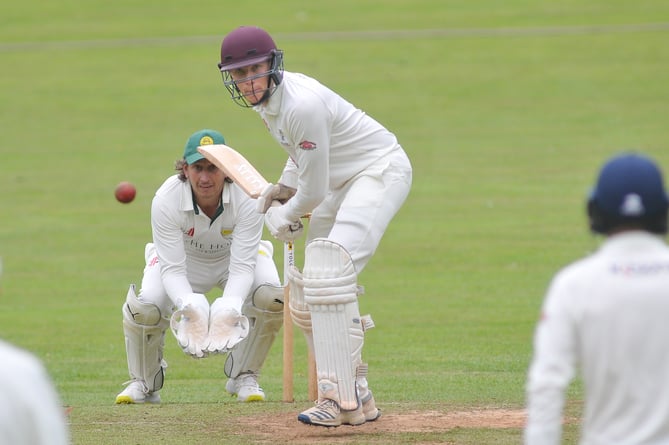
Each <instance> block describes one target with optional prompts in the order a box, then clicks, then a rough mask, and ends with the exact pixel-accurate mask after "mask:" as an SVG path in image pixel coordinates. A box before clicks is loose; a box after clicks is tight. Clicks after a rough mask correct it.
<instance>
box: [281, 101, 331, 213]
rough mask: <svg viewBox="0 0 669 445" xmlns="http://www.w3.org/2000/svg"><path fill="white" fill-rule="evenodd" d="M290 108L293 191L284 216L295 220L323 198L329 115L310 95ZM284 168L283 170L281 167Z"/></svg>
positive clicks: (326, 179) (327, 174) (327, 173)
mask: <svg viewBox="0 0 669 445" xmlns="http://www.w3.org/2000/svg"><path fill="white" fill-rule="evenodd" d="M301 105H302V106H300V107H299V108H296V109H293V110H291V111H290V112H289V113H291V115H290V116H289V119H288V121H289V122H290V124H289V130H288V131H290V134H291V139H292V140H293V141H296V144H297V145H296V147H295V153H296V159H293V161H294V163H295V164H296V165H297V166H298V174H297V193H296V194H295V196H293V197H292V198H291V199H290V201H288V202H287V203H286V206H287V209H286V217H287V218H288V219H291V220H298V219H299V218H301V217H302V216H303V215H305V214H307V213H309V212H311V211H312V210H313V209H314V208H316V207H317V206H318V205H319V204H320V203H321V201H323V199H324V198H325V196H326V194H327V191H328V187H329V183H330V126H331V120H332V119H331V117H330V113H329V112H328V109H327V107H326V104H324V103H323V102H322V101H321V100H320V99H318V98H316V97H313V98H308V99H306V100H305V101H304V102H303V103H302V104H301ZM284 171H285V170H284Z"/></svg>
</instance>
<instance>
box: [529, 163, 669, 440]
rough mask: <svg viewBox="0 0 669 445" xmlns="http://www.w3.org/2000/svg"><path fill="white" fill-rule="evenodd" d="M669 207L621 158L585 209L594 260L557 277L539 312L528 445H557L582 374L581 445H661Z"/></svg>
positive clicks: (643, 169) (666, 410) (649, 178)
mask: <svg viewBox="0 0 669 445" xmlns="http://www.w3.org/2000/svg"><path fill="white" fill-rule="evenodd" d="M668 208H669V199H668V197H667V194H666V192H665V188H664V181H663V178H662V173H661V172H660V170H659V168H658V167H657V165H656V164H655V163H654V162H653V161H652V160H651V159H649V158H647V157H645V156H642V155H639V154H622V155H619V156H616V157H614V158H612V159H611V160H609V161H608V162H607V163H606V164H605V165H604V166H603V168H602V169H601V171H600V174H599V177H598V179H597V182H596V184H595V187H594V189H593V192H592V194H591V196H590V198H589V201H588V215H589V218H590V227H591V229H592V231H593V232H595V233H598V234H602V235H604V236H605V237H606V238H605V240H604V242H603V244H602V245H601V247H600V248H599V249H598V250H597V251H596V252H595V253H594V254H592V255H590V256H588V257H586V258H584V259H581V260H580V261H577V262H575V263H573V264H571V265H569V266H568V267H566V268H564V269H563V270H562V271H560V272H559V273H558V274H557V275H556V276H555V278H554V279H553V281H552V283H551V285H550V287H549V289H548V293H547V295H546V299H545V302H544V305H543V308H542V316H541V320H540V321H539V323H538V326H537V329H536V333H535V340H534V357H533V360H532V363H531V366H530V369H529V376H528V381H527V409H528V420H527V425H526V428H525V444H526V445H557V444H559V443H560V440H561V435H562V411H563V408H564V404H565V391H566V388H567V386H568V384H569V383H570V381H571V380H572V379H573V378H574V376H575V375H576V372H580V375H581V377H582V379H583V383H584V390H585V396H584V397H585V407H584V413H583V419H582V423H581V438H580V442H579V443H580V444H581V445H666V444H669V384H667V383H668V380H667V379H668V378H669V347H668V345H669V343H668V342H669V247H667V244H666V242H665V240H664V239H663V237H664V236H665V235H666V233H667V209H668Z"/></svg>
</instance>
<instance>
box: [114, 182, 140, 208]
mask: <svg viewBox="0 0 669 445" xmlns="http://www.w3.org/2000/svg"><path fill="white" fill-rule="evenodd" d="M136 194H137V189H136V188H135V186H134V185H132V184H131V183H129V182H127V181H123V182H120V183H119V184H118V185H117V186H116V190H115V191H114V196H116V199H117V200H118V202H122V203H124V204H127V203H129V202H132V200H133V199H135V195H136Z"/></svg>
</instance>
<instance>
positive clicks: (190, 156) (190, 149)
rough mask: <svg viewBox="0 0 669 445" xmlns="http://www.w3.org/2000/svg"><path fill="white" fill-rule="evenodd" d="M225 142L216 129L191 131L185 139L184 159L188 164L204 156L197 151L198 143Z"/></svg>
mask: <svg viewBox="0 0 669 445" xmlns="http://www.w3.org/2000/svg"><path fill="white" fill-rule="evenodd" d="M212 144H225V138H224V137H223V135H222V134H221V133H219V132H218V131H216V130H209V129H204V130H200V131H196V132H195V133H193V134H192V135H191V136H190V137H189V138H188V141H186V147H185V148H184V159H185V160H186V163H187V164H188V165H190V164H193V163H195V162H197V161H199V160H200V159H204V156H202V154H200V152H199V151H197V147H199V146H200V145H212Z"/></svg>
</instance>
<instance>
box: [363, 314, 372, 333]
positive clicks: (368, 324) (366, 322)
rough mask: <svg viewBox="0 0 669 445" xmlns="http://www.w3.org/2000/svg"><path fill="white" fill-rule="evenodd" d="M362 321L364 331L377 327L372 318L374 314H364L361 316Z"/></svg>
mask: <svg viewBox="0 0 669 445" xmlns="http://www.w3.org/2000/svg"><path fill="white" fill-rule="evenodd" d="M360 322H361V323H362V330H363V331H368V330H370V329H372V328H373V327H375V326H376V325H375V324H374V320H372V316H371V315H369V314H367V315H363V316H362V317H360Z"/></svg>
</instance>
